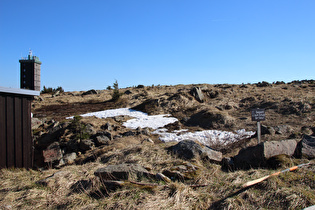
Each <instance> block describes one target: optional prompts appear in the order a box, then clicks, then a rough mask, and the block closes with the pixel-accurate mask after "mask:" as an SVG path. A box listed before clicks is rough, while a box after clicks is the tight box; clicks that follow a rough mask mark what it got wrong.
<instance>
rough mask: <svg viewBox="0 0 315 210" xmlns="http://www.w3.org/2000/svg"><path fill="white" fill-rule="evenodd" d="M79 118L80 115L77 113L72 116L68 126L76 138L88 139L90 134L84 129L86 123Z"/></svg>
mask: <svg viewBox="0 0 315 210" xmlns="http://www.w3.org/2000/svg"><path fill="white" fill-rule="evenodd" d="M81 119H82V117H81V116H79V115H76V116H74V117H73V120H72V121H71V124H70V126H69V128H70V129H71V130H72V131H73V133H74V134H75V138H76V139H80V140H81V139H88V138H90V135H89V134H88V133H87V132H86V131H85V129H86V125H85V124H84V123H82V122H81Z"/></svg>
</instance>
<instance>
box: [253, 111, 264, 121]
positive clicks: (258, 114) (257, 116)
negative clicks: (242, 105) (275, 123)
mask: <svg viewBox="0 0 315 210" xmlns="http://www.w3.org/2000/svg"><path fill="white" fill-rule="evenodd" d="M264 120H266V116H265V110H264V109H252V121H264Z"/></svg>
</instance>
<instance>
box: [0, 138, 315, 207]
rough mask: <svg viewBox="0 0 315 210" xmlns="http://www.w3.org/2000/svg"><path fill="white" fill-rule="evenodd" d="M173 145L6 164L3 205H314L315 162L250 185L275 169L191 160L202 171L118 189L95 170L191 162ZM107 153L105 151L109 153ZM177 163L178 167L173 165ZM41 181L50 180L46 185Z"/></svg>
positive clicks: (0, 181)
mask: <svg viewBox="0 0 315 210" xmlns="http://www.w3.org/2000/svg"><path fill="white" fill-rule="evenodd" d="M168 146H169V145H165V144H156V145H144V146H143V147H140V146H139V145H134V146H129V147H126V148H124V149H122V150H117V151H116V153H115V152H114V151H108V152H107V153H110V154H111V155H114V156H113V157H112V158H110V159H109V161H108V162H107V163H102V162H101V161H100V160H101V158H99V159H98V160H97V161H95V162H91V163H87V164H83V165H72V166H66V167H64V168H62V169H61V170H56V169H50V170H45V171H34V170H24V169H2V170H1V172H0V186H1V189H0V208H5V207H6V208H8V207H10V208H12V209H16V208H22V209H38V208H39V209H60V208H62V209H208V208H209V209H253V208H254V209H255V208H258V207H261V208H264V209H279V208H280V209H281V208H282V209H302V208H305V207H308V206H311V205H314V204H315V184H314V183H315V176H314V171H315V167H314V166H310V167H306V168H301V169H298V170H297V171H295V172H288V173H283V174H281V175H280V176H277V177H272V178H270V179H268V180H265V181H264V182H262V183H259V184H257V185H254V186H253V187H251V188H248V189H245V190H244V189H241V186H242V184H244V183H246V182H247V181H251V180H254V179H257V178H261V177H263V176H266V175H269V174H271V173H274V172H276V170H269V169H250V170H246V171H243V170H239V171H234V172H224V171H222V170H221V168H220V166H219V165H217V164H212V163H207V162H203V161H202V160H197V159H196V160H192V161H191V162H192V163H193V164H195V165H197V166H198V168H199V169H198V173H196V174H195V176H192V177H190V179H189V180H182V181H175V180H174V181H173V182H171V183H166V182H164V181H158V180H152V179H143V180H135V181H136V182H134V181H132V180H126V181H125V182H123V184H122V185H121V186H120V187H119V188H116V189H114V190H112V189H109V188H107V187H106V186H105V185H104V183H102V180H98V179H97V177H95V176H94V171H95V170H96V169H98V168H100V167H103V166H106V165H109V164H119V163H121V162H126V161H128V160H129V161H131V162H136V163H138V164H141V165H144V166H146V168H148V169H149V170H150V172H151V173H157V172H161V171H162V170H163V169H165V168H168V169H169V168H172V167H173V168H174V166H178V165H184V164H187V161H184V160H181V159H178V158H177V157H175V156H172V155H171V154H168V152H167V150H166V148H167V147H168ZM107 153H106V154H104V155H107ZM175 168H176V167H175ZM40 180H46V181H45V183H46V184H45V185H43V184H41V182H40Z"/></svg>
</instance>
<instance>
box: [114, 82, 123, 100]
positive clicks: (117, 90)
mask: <svg viewBox="0 0 315 210" xmlns="http://www.w3.org/2000/svg"><path fill="white" fill-rule="evenodd" d="M113 88H114V90H113V94H112V100H113V101H117V100H118V99H119V98H120V96H121V93H119V87H118V82H117V80H116V82H114V84H113Z"/></svg>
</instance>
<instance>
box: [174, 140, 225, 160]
mask: <svg viewBox="0 0 315 210" xmlns="http://www.w3.org/2000/svg"><path fill="white" fill-rule="evenodd" d="M169 150H170V151H171V152H173V153H175V154H177V155H178V156H179V157H182V158H185V159H192V158H194V157H196V156H199V157H201V158H203V159H209V160H210V161H214V162H220V161H221V160H222V153H221V152H218V151H215V150H212V149H210V148H209V147H206V146H201V145H199V144H197V143H196V142H195V141H192V140H183V141H180V142H179V143H178V144H176V145H174V146H171V147H169Z"/></svg>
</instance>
